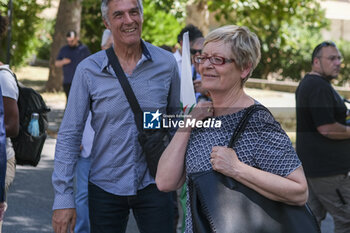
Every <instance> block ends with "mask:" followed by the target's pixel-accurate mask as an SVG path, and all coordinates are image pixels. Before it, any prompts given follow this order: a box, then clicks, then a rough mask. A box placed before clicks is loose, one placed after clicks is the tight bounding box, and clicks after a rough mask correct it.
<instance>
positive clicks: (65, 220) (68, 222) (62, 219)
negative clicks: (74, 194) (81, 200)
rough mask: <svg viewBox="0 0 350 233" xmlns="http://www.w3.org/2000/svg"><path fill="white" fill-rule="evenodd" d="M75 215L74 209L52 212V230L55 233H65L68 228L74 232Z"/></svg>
mask: <svg viewBox="0 0 350 233" xmlns="http://www.w3.org/2000/svg"><path fill="white" fill-rule="evenodd" d="M76 218H77V214H76V212H75V208H70V209H59V210H54V211H53V214H52V228H53V230H54V232H55V233H67V230H68V227H69V230H70V232H71V233H73V232H74V227H75V221H76Z"/></svg>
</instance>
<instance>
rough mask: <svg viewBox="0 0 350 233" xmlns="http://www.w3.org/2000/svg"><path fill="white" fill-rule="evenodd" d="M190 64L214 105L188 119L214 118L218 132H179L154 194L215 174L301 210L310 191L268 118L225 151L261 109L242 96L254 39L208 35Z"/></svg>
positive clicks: (243, 33)
mask: <svg viewBox="0 0 350 233" xmlns="http://www.w3.org/2000/svg"><path fill="white" fill-rule="evenodd" d="M194 59H195V62H196V63H198V64H199V71H200V74H201V76H202V85H203V88H205V89H206V90H208V92H209V94H210V96H211V98H212V102H200V103H198V105H197V107H196V108H195V109H194V110H193V111H192V112H191V113H190V114H191V118H192V119H193V118H195V119H196V120H204V119H206V118H215V119H216V120H220V121H221V127H220V128H215V129H213V128H180V129H179V130H178V131H177V132H176V134H175V135H174V137H173V139H172V141H171V143H170V144H169V146H168V147H167V149H166V150H165V151H164V153H163V155H162V157H161V159H160V161H159V165H158V172H157V176H156V183H157V186H158V188H159V189H160V190H162V191H171V190H176V189H177V188H179V187H181V185H182V184H183V183H184V182H185V181H186V176H187V174H189V173H195V172H200V171H205V170H211V169H213V170H215V171H217V172H219V173H222V174H224V175H226V176H229V177H232V178H234V179H235V180H237V181H238V182H240V183H242V184H244V185H246V186H248V187H249V188H251V189H253V190H255V191H256V192H258V193H260V194H262V195H263V196H265V197H267V198H269V199H272V200H275V201H280V202H284V203H287V204H290V205H303V204H305V202H306V200H307V196H308V191H307V183H306V179H305V176H304V172H303V169H302V166H301V162H300V161H299V159H298V157H297V155H296V153H295V151H294V149H293V147H292V144H291V142H290V140H289V138H288V136H287V135H286V134H285V132H284V131H283V130H282V128H281V127H280V125H279V123H277V122H276V121H275V120H274V119H273V117H272V116H271V115H270V114H269V113H267V112H266V111H257V112H255V113H254V114H253V116H252V117H251V118H250V120H249V122H248V124H247V126H246V129H245V131H244V132H243V134H242V135H241V137H240V139H239V140H238V141H237V142H236V144H235V146H234V147H233V148H227V147H226V146H227V145H228V142H229V141H230V138H231V136H232V133H233V132H234V130H235V128H236V126H237V124H238V122H239V121H240V119H241V117H242V115H243V114H244V112H245V110H246V108H248V107H249V106H251V105H254V104H259V103H258V102H257V101H256V100H254V99H253V98H252V97H250V96H248V95H247V94H246V93H245V91H244V83H245V82H246V80H247V79H248V77H249V76H250V75H251V73H252V72H253V70H254V68H255V67H256V66H257V64H258V62H259V60H260V43H259V40H258V38H257V36H256V35H255V34H254V33H252V32H250V31H249V29H248V28H246V27H239V26H233V25H231V26H224V27H221V28H218V29H216V30H214V31H212V32H211V33H209V34H208V36H207V37H206V39H205V43H204V48H203V50H202V54H201V55H198V56H196V57H195V58H194ZM188 200H189V199H188ZM191 204H192V203H190V202H189V201H188V206H187V208H188V215H187V216H186V232H187V233H189V232H192V219H191V211H190V209H191V208H190V207H191Z"/></svg>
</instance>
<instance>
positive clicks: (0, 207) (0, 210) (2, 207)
mask: <svg viewBox="0 0 350 233" xmlns="http://www.w3.org/2000/svg"><path fill="white" fill-rule="evenodd" d="M6 209H7V205H6V202H0V221H2V220H3V218H4V214H5V211H6ZM0 230H1V229H0Z"/></svg>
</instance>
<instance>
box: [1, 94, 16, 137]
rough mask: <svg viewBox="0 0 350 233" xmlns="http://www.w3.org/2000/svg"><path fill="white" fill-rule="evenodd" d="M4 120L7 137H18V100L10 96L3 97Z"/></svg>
mask: <svg viewBox="0 0 350 233" xmlns="http://www.w3.org/2000/svg"><path fill="white" fill-rule="evenodd" d="M3 103H4V121H5V128H6V136H7V137H16V136H17V135H18V131H19V113H18V107H17V101H16V100H15V99H12V98H9V97H5V96H4V97H3Z"/></svg>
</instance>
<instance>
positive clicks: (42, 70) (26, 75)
mask: <svg viewBox="0 0 350 233" xmlns="http://www.w3.org/2000/svg"><path fill="white" fill-rule="evenodd" d="M15 72H16V76H17V78H18V80H19V81H20V82H21V83H23V84H24V85H25V86H27V87H31V88H33V89H34V90H36V91H38V92H40V94H41V95H42V96H43V98H44V100H45V102H46V103H47V104H48V105H56V104H58V103H60V104H62V103H63V104H64V103H65V101H66V97H65V94H64V92H63V91H60V92H54V93H53V92H45V91H44V90H45V85H46V82H47V80H48V77H49V68H47V67H38V66H25V67H21V68H19V69H17V70H15Z"/></svg>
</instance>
